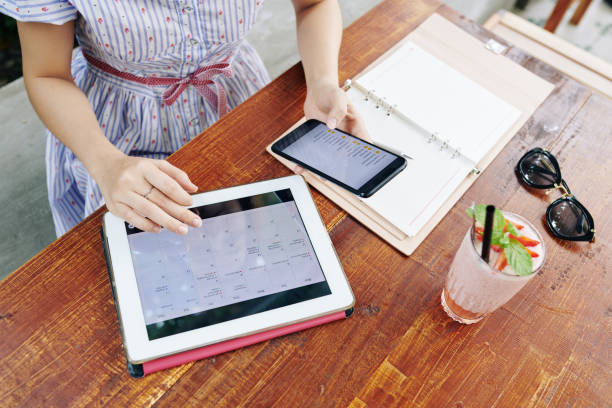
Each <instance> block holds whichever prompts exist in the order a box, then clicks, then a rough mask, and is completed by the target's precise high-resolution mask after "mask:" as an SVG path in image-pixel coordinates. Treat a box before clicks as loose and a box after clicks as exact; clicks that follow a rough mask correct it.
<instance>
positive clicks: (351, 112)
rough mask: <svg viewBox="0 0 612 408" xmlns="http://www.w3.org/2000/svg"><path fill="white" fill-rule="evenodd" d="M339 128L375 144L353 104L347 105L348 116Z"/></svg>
mask: <svg viewBox="0 0 612 408" xmlns="http://www.w3.org/2000/svg"><path fill="white" fill-rule="evenodd" d="M338 128H339V129H340V130H344V131H346V132H348V133H350V134H352V135H354V136H357V137H358V138H361V139H363V140H366V141H368V142H373V140H372V138H371V137H370V135H369V133H368V129H367V128H366V126H365V122H364V121H363V119H362V118H361V115H359V112H357V110H356V109H355V107H354V106H353V105H352V104H351V103H349V104H348V105H347V114H346V116H345V117H344V121H343V123H341V124H340V126H339V127H338Z"/></svg>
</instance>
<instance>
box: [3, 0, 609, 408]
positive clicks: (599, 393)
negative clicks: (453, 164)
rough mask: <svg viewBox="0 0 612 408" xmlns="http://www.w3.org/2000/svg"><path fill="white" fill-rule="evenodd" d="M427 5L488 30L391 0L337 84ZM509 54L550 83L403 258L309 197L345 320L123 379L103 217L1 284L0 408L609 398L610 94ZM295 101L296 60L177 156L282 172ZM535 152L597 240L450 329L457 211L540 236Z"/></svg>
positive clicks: (354, 30)
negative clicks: (530, 174) (522, 174)
mask: <svg viewBox="0 0 612 408" xmlns="http://www.w3.org/2000/svg"><path fill="white" fill-rule="evenodd" d="M435 11H437V12H439V13H441V14H443V15H444V16H446V17H447V18H449V19H450V20H452V21H454V22H456V24H458V25H459V26H461V27H463V28H464V29H465V30H467V31H469V32H471V33H473V34H474V35H475V36H476V37H478V38H480V39H486V38H488V37H490V34H489V33H488V32H486V31H485V30H484V29H482V28H481V27H479V26H478V25H476V24H474V23H472V22H470V21H468V20H466V19H465V18H463V17H461V16H459V15H457V14H456V13H455V12H453V11H452V10H450V9H449V8H447V7H444V6H441V5H440V4H439V3H437V2H435V1H430V0H415V1H411V2H407V1H401V0H387V1H385V2H383V3H382V4H380V5H379V6H377V7H376V8H374V9H373V10H372V11H371V12H369V13H368V14H366V15H365V16H364V17H362V18H361V19H360V20H358V21H357V22H356V23H355V24H353V25H352V26H351V27H349V28H348V29H346V30H345V33H344V41H343V45H342V52H341V58H340V61H341V65H340V71H341V75H340V76H341V78H340V79H341V81H344V79H345V78H347V77H349V76H354V75H355V74H356V73H357V72H359V71H360V70H361V69H363V68H364V67H366V66H367V65H368V64H369V63H371V62H372V61H373V60H374V59H375V58H376V57H377V56H378V55H380V54H381V53H382V52H384V51H385V50H386V49H388V48H389V47H390V46H391V45H392V44H394V43H395V42H397V41H398V40H399V39H401V38H402V37H404V36H405V35H406V34H407V33H409V32H410V31H411V30H412V29H414V28H415V27H416V26H417V25H418V24H419V23H420V22H421V21H423V20H424V19H425V18H426V17H427V16H428V15H430V14H431V13H433V12H435ZM507 55H508V56H509V57H510V58H512V59H513V60H515V61H517V62H518V63H520V64H522V65H523V66H525V67H526V68H527V69H529V70H531V71H533V72H535V73H536V74H537V75H540V76H542V77H544V78H545V79H547V80H548V81H551V82H553V83H554V84H556V88H555V90H554V92H553V93H552V94H551V95H550V96H549V97H548V99H547V100H546V101H545V102H544V104H543V105H542V106H541V107H540V108H539V109H538V111H536V112H535V114H534V115H533V118H532V119H531V120H530V121H529V122H528V123H527V124H526V125H525V127H524V128H523V129H522V130H521V131H520V132H519V133H518V134H517V135H516V137H515V138H514V139H513V140H512V141H511V142H510V143H509V145H508V146H507V147H506V148H505V149H504V150H503V151H502V153H501V154H500V155H499V156H498V157H497V159H496V160H495V161H494V162H493V163H492V165H491V166H490V167H489V168H488V169H487V170H486V172H485V173H484V174H483V175H482V176H481V177H480V179H479V180H477V181H476V183H475V184H474V185H473V186H472V188H471V189H470V190H469V191H468V192H467V193H466V194H465V196H464V197H463V198H462V199H461V201H460V202H459V203H458V204H457V205H456V206H455V207H454V208H453V210H452V211H451V212H450V213H449V214H448V215H447V216H446V217H445V218H444V219H443V220H442V222H441V223H440V224H439V225H438V226H437V228H436V229H435V230H434V231H433V232H432V233H431V234H430V236H429V237H428V238H427V239H426V240H425V242H424V243H423V244H422V245H421V246H420V247H419V248H418V250H417V251H416V252H415V253H414V254H413V255H412V256H410V257H404V256H402V255H401V254H400V253H398V252H397V251H395V250H394V249H393V248H391V247H390V246H389V245H387V244H385V243H384V242H383V241H381V240H380V239H379V238H377V237H376V236H375V235H374V234H372V233H371V232H369V231H368V230H366V229H365V228H363V227H362V226H361V225H360V224H358V223H357V222H355V221H354V220H353V219H352V218H350V217H348V216H347V215H346V214H345V213H344V212H343V211H341V210H340V209H339V208H337V207H336V206H335V205H334V204H332V203H331V202H329V201H328V200H327V199H326V198H324V197H323V196H321V195H320V194H318V193H316V192H315V193H314V196H315V200H316V202H317V205H318V207H319V210H320V212H321V214H322V216H323V219H324V221H325V223H326V224H327V227H328V229H329V231H330V234H331V237H332V240H333V243H334V245H335V247H336V250H337V252H338V255H339V257H340V259H341V261H342V264H343V266H344V269H345V271H346V274H347V276H348V278H349V280H350V282H351V285H352V287H353V290H354V292H355V296H356V298H357V304H356V306H355V314H354V315H353V316H352V317H351V318H350V319H347V320H345V321H339V322H335V323H331V324H328V325H325V326H321V327H318V328H314V329H310V330H306V331H303V332H300V333H297V334H293V335H290V336H286V337H283V338H279V339H276V340H273V341H269V342H265V343H261V344H257V345H254V346H251V347H247V348H245V349H241V350H239V351H235V352H230V353H227V354H224V355H221V356H218V357H216V358H210V359H207V360H203V361H199V362H196V363H191V364H187V365H184V366H181V367H177V368H174V369H170V370H166V371H163V372H160V373H155V374H153V375H151V376H148V377H145V378H143V379H140V380H135V379H132V378H130V377H129V376H128V374H127V371H126V367H125V359H124V355H123V352H122V348H121V340H120V337H119V328H118V325H117V318H116V315H115V310H114V306H113V300H112V297H111V291H110V287H109V283H108V278H107V274H106V267H105V262H104V255H103V251H102V245H101V243H100V238H99V229H100V225H101V214H102V211H98V212H96V213H95V214H94V215H92V216H91V217H89V218H88V219H87V220H85V221H84V222H83V223H81V224H80V225H78V226H77V227H76V228H75V229H73V230H72V231H70V232H69V233H68V234H67V235H66V236H64V237H63V238H61V239H59V240H58V241H56V242H54V243H52V244H51V245H50V246H49V247H48V248H46V249H45V250H44V251H42V252H41V253H40V254H38V255H37V256H36V257H34V258H33V259H32V260H30V261H29V262H28V263H26V264H25V265H24V266H22V267H21V268H20V269H18V270H17V271H16V272H14V273H13V274H12V275H11V276H10V277H8V278H7V279H6V280H4V281H2V282H1V283H0V341H1V343H0V405H2V406H16V405H21V406H28V407H31V406H44V407H50V406H58V407H65V406H69V405H86V404H88V405H108V406H113V407H114V406H118V407H123V406H128V405H153V404H156V405H158V406H170V407H182V406H187V405H189V406H198V407H202V406H230V407H233V406H246V407H255V406H257V407H258V406H262V407H263V406H266V407H267V406H272V405H274V406H278V407H297V406H305V407H315V406H321V407H331V406H339V407H346V406H351V407H364V406H369V407H388V406H432V407H442V406H444V407H485V406H486V407H489V406H507V407H519V406H521V407H523V406H550V407H560V406H563V407H566V406H571V407H579V406H584V407H603V406H610V403H611V401H612V384H611V379H612V376H611V373H610V348H609V347H610V334H609V333H610V329H611V325H610V323H611V319H612V304H611V303H610V299H611V298H612V296H610V286H611V285H610V273H611V272H612V271H611V270H610V266H611V265H612V251H610V243H611V238H612V233H611V232H610V231H611V230H612V211H610V208H612V183H611V181H610V169H611V168H612V163H611V161H610V157H611V156H612V143H610V141H611V132H612V131H611V129H612V100H610V99H608V98H606V97H604V96H601V95H597V94H593V93H592V92H591V91H590V90H589V89H588V88H586V87H584V86H582V85H580V84H578V83H577V82H575V81H573V80H571V79H568V78H567V77H566V76H564V75H563V74H561V73H559V72H558V71H556V70H555V69H553V68H551V67H549V66H547V65H546V64H544V63H542V62H539V61H537V60H535V59H533V58H531V57H529V56H528V55H526V54H524V53H523V52H522V51H520V50H518V49H515V48H510V49H509V50H508V52H507ZM304 97H305V84H304V80H303V73H302V69H301V67H300V66H299V65H296V66H294V67H293V68H291V69H290V70H289V71H287V72H286V73H285V74H283V75H282V76H281V77H280V78H278V79H276V80H275V81H274V82H272V83H271V84H270V85H269V86H267V87H266V88H265V89H263V90H262V91H261V92H259V93H258V94H256V95H254V96H253V97H252V98H251V99H249V100H248V101H246V102H245V103H244V104H243V105H242V106H240V107H239V108H237V109H235V110H234V111H232V112H231V113H230V114H229V115H227V116H225V117H224V118H223V119H222V120H220V121H219V122H218V123H217V124H215V125H214V126H213V127H211V128H210V129H208V130H207V131H206V132H204V133H203V134H202V135H201V136H200V137H198V138H197V139H196V140H194V141H192V142H191V143H189V144H188V145H187V146H186V147H185V148H183V149H182V150H180V151H179V152H177V153H176V154H175V155H173V156H172V157H171V158H170V161H171V162H172V163H174V164H176V165H178V166H180V167H182V168H184V169H186V170H187V171H188V173H189V174H190V176H191V177H192V179H193V180H195V182H196V183H197V184H198V185H200V186H202V188H203V189H214V188H220V187H226V186H231V185H237V184H242V183H247V182H251V181H255V180H263V179H268V178H273V177H278V176H283V175H287V174H288V170H287V169H285V168H284V167H283V166H282V165H281V164H280V163H277V162H276V161H275V160H274V159H272V158H271V157H270V156H269V155H267V154H266V153H265V152H264V147H265V146H266V144H268V143H269V142H270V141H272V140H273V139H275V138H276V137H278V136H279V135H280V134H281V133H282V132H283V131H284V130H285V129H287V128H288V127H289V126H290V125H291V124H293V123H294V122H295V121H297V120H298V119H299V118H300V117H301V115H302V104H303V101H304ZM534 146H544V147H547V148H549V149H550V150H551V151H552V152H553V153H554V154H555V155H556V156H557V158H558V159H559V162H560V165H561V168H562V170H563V174H564V177H565V179H566V180H567V182H568V183H569V185H570V187H572V190H573V191H574V192H575V193H576V194H577V196H578V198H579V199H580V200H581V201H582V202H583V203H584V204H585V206H586V207H588V208H589V210H590V211H591V212H592V214H593V216H594V218H595V221H596V224H597V230H598V232H597V238H598V241H597V243H596V244H588V243H571V242H564V241H559V240H556V239H554V238H552V237H551V236H550V235H546V245H547V247H548V258H547V262H546V265H545V267H544V268H543V270H542V272H541V273H539V274H538V276H536V277H535V278H534V279H533V280H532V281H531V282H530V283H529V284H528V285H527V286H526V287H525V288H524V289H523V290H522V291H521V292H520V293H518V295H517V296H516V297H515V298H513V299H512V300H511V301H510V302H509V303H508V304H507V305H505V306H504V307H502V308H501V309H500V310H498V311H496V312H495V313H493V314H492V315H491V316H489V317H487V318H486V319H485V320H484V321H482V322H481V323H479V324H476V325H472V326H462V325H459V324H457V323H455V322H453V321H451V320H450V319H449V318H448V317H447V316H446V315H445V313H444V312H443V310H442V308H441V307H440V290H441V288H442V285H443V281H444V278H445V276H446V272H447V270H448V267H449V264H450V262H451V260H452V257H453V255H454V253H455V251H456V250H457V248H458V246H459V239H460V238H461V237H462V236H463V234H464V232H465V231H466V229H467V228H468V225H469V219H468V218H467V217H466V216H465V212H464V208H465V207H466V206H468V205H469V204H470V203H471V202H472V201H476V202H485V201H486V202H493V203H495V204H497V205H498V206H500V207H503V208H505V209H508V210H512V211H515V212H518V213H520V214H523V215H525V216H526V217H527V218H529V219H531V220H532V221H533V222H535V223H536V224H537V225H541V230H542V231H544V232H545V234H546V232H547V229H546V228H545V226H544V224H543V221H542V217H543V215H544V213H545V210H546V206H547V205H548V203H549V202H551V201H552V200H553V199H554V198H555V197H557V193H553V194H551V196H550V197H549V196H547V195H545V194H536V193H533V192H529V191H527V190H526V189H525V188H524V187H523V186H522V185H520V184H519V183H518V181H517V180H516V178H515V175H514V173H513V167H514V165H515V164H516V162H517V160H518V159H519V157H520V156H521V155H522V154H523V153H524V152H525V151H526V150H527V149H529V148H531V147H534Z"/></svg>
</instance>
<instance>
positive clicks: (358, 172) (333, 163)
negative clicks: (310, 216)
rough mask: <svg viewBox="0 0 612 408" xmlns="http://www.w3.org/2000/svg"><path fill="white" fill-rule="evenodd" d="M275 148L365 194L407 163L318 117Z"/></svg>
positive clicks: (371, 192) (299, 128)
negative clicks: (327, 123) (321, 120)
mask: <svg viewBox="0 0 612 408" xmlns="http://www.w3.org/2000/svg"><path fill="white" fill-rule="evenodd" d="M272 150H273V151H274V152H275V153H277V154H280V155H281V156H283V157H285V158H288V159H289V160H292V161H294V162H296V163H298V164H300V165H301V166H302V167H305V168H306V169H308V170H311V171H313V172H315V173H317V174H319V175H321V176H323V177H325V178H327V179H329V180H331V181H333V182H335V183H337V184H339V185H341V186H342V187H344V188H347V189H348V190H349V191H352V192H353V193H355V194H358V195H360V196H363V197H368V196H370V195H372V194H373V193H374V192H375V191H376V190H378V189H379V188H380V187H382V185H384V184H385V183H386V182H387V181H389V180H390V179H391V178H392V177H393V176H395V175H396V174H397V173H399V172H400V171H401V170H402V169H403V168H404V167H405V166H406V160H405V159H404V158H403V157H401V156H398V155H396V154H395V153H392V152H389V151H387V150H384V149H382V148H380V147H377V146H375V145H372V144H370V143H368V142H366V141H364V140H362V139H359V138H357V137H355V136H352V135H349V134H348V133H345V132H342V131H341V130H338V129H329V128H328V127H327V126H326V125H325V124H324V123H322V122H319V121H317V120H309V121H307V122H305V123H304V124H302V125H301V126H300V127H298V128H297V129H295V130H294V131H293V132H291V133H289V134H288V135H287V136H285V137H284V138H282V139H281V140H279V141H277V142H276V143H275V144H274V145H273V146H272Z"/></svg>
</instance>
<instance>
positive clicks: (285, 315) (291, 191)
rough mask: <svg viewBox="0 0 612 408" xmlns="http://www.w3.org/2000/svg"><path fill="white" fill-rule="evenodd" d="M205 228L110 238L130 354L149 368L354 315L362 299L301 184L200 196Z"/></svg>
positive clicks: (120, 226)
mask: <svg viewBox="0 0 612 408" xmlns="http://www.w3.org/2000/svg"><path fill="white" fill-rule="evenodd" d="M193 199H194V205H193V206H192V207H191V209H192V211H194V212H195V213H197V214H199V215H200V217H202V226H201V227H200V228H191V229H190V230H189V232H188V233H187V235H185V236H179V235H177V234H174V233H173V232H170V231H167V230H165V229H164V230H162V231H161V232H159V233H157V234H156V233H149V232H144V231H141V230H139V229H137V228H134V227H133V226H130V225H128V224H126V223H125V222H124V221H123V220H121V219H120V218H118V217H116V216H114V215H113V214H111V213H106V214H104V222H103V234H104V240H105V244H106V249H107V255H108V259H107V260H108V264H109V271H110V275H111V281H112V284H113V286H114V291H115V302H116V305H117V311H118V315H119V324H120V327H121V331H122V336H123V342H124V346H125V351H126V356H127V359H128V361H129V362H130V363H134V364H139V363H143V362H146V361H150V360H153V359H157V358H159V357H163V356H167V355H171V354H175V353H179V352H182V351H186V350H190V349H193V348H197V347H201V346H205V345H209V344H214V343H218V342H222V341H225V340H229V339H233V338H237V337H243V336H247V335H249V334H254V333H258V332H263V331H268V330H271V329H274V328H278V327H282V326H287V325H290V324H293V323H297V322H302V321H306V320H310V319H313V318H316V317H320V316H325V315H328V314H332V313H336V312H339V311H344V310H348V309H350V308H351V307H352V306H353V304H354V297H353V293H352V291H351V288H350V286H349V284H348V281H347V279H346V276H345V275H344V271H343V270H342V267H341V265H340V262H339V261H338V257H337V255H336V252H335V250H334V247H333V245H332V243H331V240H330V238H329V235H328V234H327V231H326V229H325V227H324V225H323V223H322V221H321V217H320V216H319V213H318V211H317V208H316V206H315V204H314V202H313V199H312V196H311V195H310V192H309V190H308V188H307V186H306V183H305V182H304V180H303V179H302V177H300V176H290V177H284V178H279V179H274V180H268V181H262V182H258V183H253V184H247V185H242V186H237V187H231V188H227V189H223V190H216V191H210V192H207V193H202V194H197V195H194V196H193Z"/></svg>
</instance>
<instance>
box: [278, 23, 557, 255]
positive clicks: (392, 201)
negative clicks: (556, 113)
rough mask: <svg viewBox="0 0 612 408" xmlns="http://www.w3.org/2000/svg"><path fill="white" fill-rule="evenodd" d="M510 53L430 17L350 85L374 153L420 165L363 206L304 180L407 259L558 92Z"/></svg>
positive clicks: (315, 179) (309, 176)
mask: <svg viewBox="0 0 612 408" xmlns="http://www.w3.org/2000/svg"><path fill="white" fill-rule="evenodd" d="M504 50H505V47H504V46H502V45H501V44H499V43H497V42H495V41H494V40H490V41H489V42H487V43H482V42H481V41H479V40H477V39H476V38H474V37H472V36H471V35H469V34H468V33H466V32H465V31H463V30H462V29H460V28H459V27H457V26H456V25H454V24H453V23H451V22H450V21H448V20H446V19H445V18H444V17H442V16H440V15H438V14H433V15H431V16H430V17H429V18H428V19H427V20H426V21H425V22H423V23H422V24H421V25H420V26H419V27H418V28H417V29H415V30H414V31H413V32H412V33H410V34H409V35H408V36H407V37H406V38H404V39H403V40H402V41H400V42H399V43H398V44H396V45H395V46H394V47H393V48H392V49H391V50H389V51H388V52H387V53H385V54H384V55H383V56H381V57H380V58H379V59H378V60H376V61H375V62H374V63H373V64H371V65H370V66H369V67H367V68H366V69H365V70H364V71H363V72H361V73H360V74H359V75H357V76H356V77H355V78H353V79H352V80H349V81H347V83H346V84H345V90H346V92H347V96H348V97H349V100H351V102H352V103H353V105H354V106H355V107H356V108H357V110H358V111H359V113H360V114H361V116H362V117H363V119H364V121H365V123H366V126H367V128H368V132H369V136H370V137H371V138H372V139H373V142H374V144H376V143H379V144H380V145H381V147H390V148H391V149H393V150H396V151H399V152H401V153H405V154H407V155H408V156H410V157H412V158H413V159H414V160H409V161H408V165H407V167H406V169H405V170H404V171H403V172H402V173H400V175H399V176H397V177H396V178H395V179H393V180H392V181H390V182H389V183H388V184H387V185H385V186H384V187H383V188H382V189H381V190H380V191H378V192H377V193H375V194H374V195H373V196H372V197H369V198H365V199H364V198H360V197H358V196H356V195H353V194H352V193H350V192H348V191H346V190H344V189H342V188H341V187H338V186H336V185H335V184H333V183H331V182H329V181H327V180H324V179H323V178H321V177H319V176H317V175H315V174H313V173H310V172H308V171H305V170H300V174H302V176H303V177H304V178H305V179H306V181H307V182H308V183H309V184H311V185H312V186H313V187H315V188H316V189H317V190H319V191H320V192H321V193H322V194H324V195H325V196H327V197H328V198H329V199H331V200H332V201H334V202H335V203H336V204H338V205H339V206H340V207H342V208H343V209H344V210H345V211H347V212H348V213H349V214H351V215H352V216H353V217H355V218H356V219H357V220H359V221H360V222H361V223H363V224H364V225H365V226H366V227H368V228H369V229H371V230H372V231H373V232H375V233H376V234H378V235H379V236H380V237H381V238H383V239H384V240H385V241H387V242H388V243H390V244H391V245H393V246H394V247H395V248H397V249H398V250H399V251H401V252H402V253H404V254H405V255H410V254H411V253H412V252H413V251H414V250H415V249H416V248H417V247H418V245H419V244H420V243H421V242H422V241H423V240H424V239H425V238H426V237H427V235H428V234H429V232H431V230H432V229H433V228H434V227H435V226H436V225H437V223H438V222H439V221H440V220H441V219H442V217H443V216H444V215H445V214H446V213H447V212H448V211H449V210H450V208H451V207H452V206H453V205H454V204H455V203H456V202H457V200H459V198H460V197H461V196H462V195H463V193H464V192H465V191H466V190H467V189H468V188H469V187H470V185H471V184H472V183H473V182H474V181H475V180H476V178H477V177H478V175H479V174H480V172H481V171H483V170H484V169H486V167H487V166H488V165H489V164H490V163H491V162H492V161H493V159H494V158H495V156H496V155H497V154H498V153H499V152H500V151H501V150H502V149H503V147H504V146H505V145H506V144H507V143H508V141H509V140H510V139H511V138H512V136H513V135H514V134H515V133H516V132H517V131H518V130H519V129H520V128H521V127H522V126H523V124H524V123H525V122H526V121H527V119H529V117H530V116H531V115H532V113H533V112H534V111H535V110H536V109H537V107H538V106H539V105H540V104H541V103H542V102H543V101H544V99H546V97H547V96H548V95H549V94H550V92H551V91H552V89H553V88H554V86H553V85H552V84H550V83H548V82H546V81H545V80H543V79H541V78H539V77H538V76H536V75H534V74H532V73H531V72H529V71H527V70H526V69H524V68H523V67H521V66H520V65H518V64H516V63H514V62H513V61H511V60H510V59H508V58H506V57H505V56H503V55H502V53H503V51H504ZM303 121H304V119H302V120H301V121H299V122H298V123H296V124H295V125H294V126H293V127H292V128H291V129H289V130H288V132H289V131H291V130H293V129H294V128H295V127H297V126H299V125H300V124H301V123H303ZM288 132H287V133H288ZM285 134H286V133H285ZM283 136H284V135H283ZM281 137H282V136H281ZM270 147H271V145H270V146H268V148H267V150H268V152H269V153H270V154H272V155H274V156H275V157H276V158H277V159H278V160H280V161H281V162H282V163H283V164H285V165H286V166H287V167H289V168H290V169H292V170H294V171H296V169H297V168H296V165H295V164H294V163H292V162H290V161H288V160H285V159H283V158H281V157H279V156H277V155H275V154H274V153H272V151H271V149H270Z"/></svg>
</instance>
